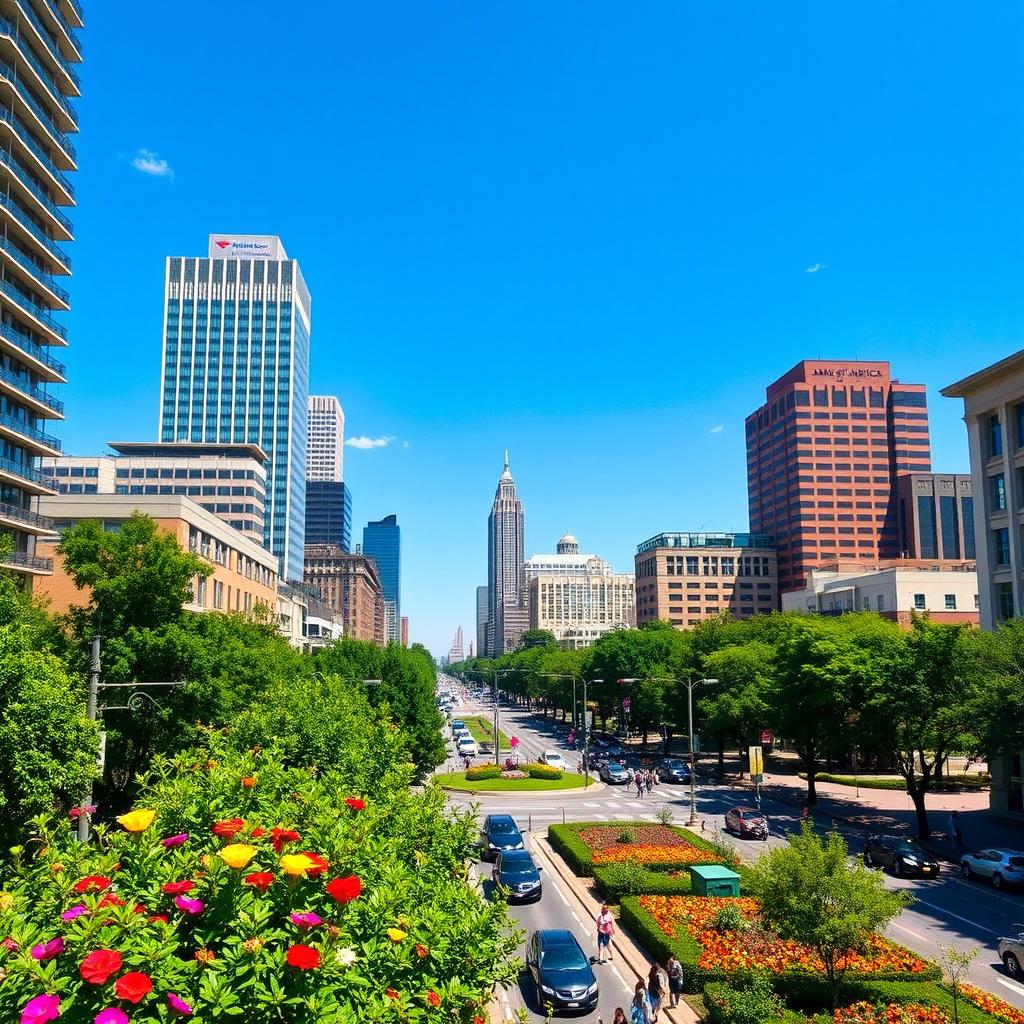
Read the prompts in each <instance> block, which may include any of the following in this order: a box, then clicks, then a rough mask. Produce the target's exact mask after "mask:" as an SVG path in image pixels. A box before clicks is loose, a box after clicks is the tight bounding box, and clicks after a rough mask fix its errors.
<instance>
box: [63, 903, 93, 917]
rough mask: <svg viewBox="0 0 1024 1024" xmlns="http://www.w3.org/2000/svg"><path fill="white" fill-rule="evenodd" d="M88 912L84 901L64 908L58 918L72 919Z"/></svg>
mask: <svg viewBox="0 0 1024 1024" xmlns="http://www.w3.org/2000/svg"><path fill="white" fill-rule="evenodd" d="M88 913H89V908H88V907H87V906H86V905H85V904H84V903H79V904H78V905H77V906H74V907H72V908H71V909H70V910H65V911H64V913H63V914H61V915H60V919H61V920H62V921H74V919H75V918H76V917H81V916H82V915H83V914H88Z"/></svg>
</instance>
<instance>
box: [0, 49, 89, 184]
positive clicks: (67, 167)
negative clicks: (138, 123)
mask: <svg viewBox="0 0 1024 1024" xmlns="http://www.w3.org/2000/svg"><path fill="white" fill-rule="evenodd" d="M4 39H8V37H7V36H5V35H3V33H2V30H0V42H2V41H3V40H4ZM15 48H16V49H17V47H15ZM0 52H3V50H2V48H0ZM18 52H19V53H20V52H21V51H20V50H18ZM0 84H2V85H3V86H4V87H5V88H6V89H8V90H10V95H11V97H12V100H11V102H10V104H9V105H10V106H11V107H12V108H13V109H14V110H15V111H16V112H17V114H18V116H19V117H20V118H21V119H22V120H23V121H26V122H29V123H33V124H36V125H38V126H39V129H40V131H41V132H42V133H43V134H44V135H46V136H47V138H49V139H50V140H51V141H52V142H53V146H54V156H53V160H54V162H55V163H56V164H57V166H58V167H59V168H60V169H61V170H62V171H74V170H76V169H77V167H78V164H77V159H78V155H77V153H76V152H75V147H74V146H73V145H71V140H70V139H68V137H67V135H65V134H64V132H63V131H62V130H61V128H60V127H59V126H58V124H57V123H56V122H55V121H54V119H53V118H52V117H51V116H50V114H49V113H48V112H47V111H46V110H45V109H44V108H43V106H42V104H41V103H40V102H39V101H38V100H37V99H36V98H35V97H34V96H33V95H32V94H31V93H30V92H29V91H28V89H26V88H25V86H24V85H22V83H21V80H20V78H19V77H18V74H17V73H16V71H15V70H14V68H13V67H12V66H11V65H10V64H8V63H6V62H5V61H3V60H0Z"/></svg>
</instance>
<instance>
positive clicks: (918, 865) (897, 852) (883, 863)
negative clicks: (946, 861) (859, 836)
mask: <svg viewBox="0 0 1024 1024" xmlns="http://www.w3.org/2000/svg"><path fill="white" fill-rule="evenodd" d="M864 863H865V864H867V866H868V867H869V868H873V867H879V868H888V869H889V870H890V871H892V873H893V874H894V875H899V876H900V877H901V878H902V877H903V876H904V875H921V876H923V877H925V878H934V877H935V876H936V875H938V873H939V862H938V861H937V860H936V859H935V858H934V857H933V856H932V855H931V854H930V853H927V852H926V851H924V850H922V849H921V847H920V846H918V845H917V843H915V842H914V840H913V839H899V838H896V837H895V836H871V837H870V838H869V839H868V841H867V842H866V843H865V844H864Z"/></svg>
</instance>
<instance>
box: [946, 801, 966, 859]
mask: <svg viewBox="0 0 1024 1024" xmlns="http://www.w3.org/2000/svg"><path fill="white" fill-rule="evenodd" d="M946 824H947V826H948V828H949V841H950V843H951V844H952V846H953V852H954V853H956V851H957V850H959V849H960V848H961V847H962V846H963V845H964V834H963V832H961V831H960V812H959V811H952V812H950V815H949V821H948V822H947V823H946Z"/></svg>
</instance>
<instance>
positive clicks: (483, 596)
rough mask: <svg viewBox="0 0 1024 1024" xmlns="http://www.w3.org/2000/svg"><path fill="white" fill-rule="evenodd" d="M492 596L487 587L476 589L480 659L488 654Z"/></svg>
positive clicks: (477, 636)
mask: <svg viewBox="0 0 1024 1024" xmlns="http://www.w3.org/2000/svg"><path fill="white" fill-rule="evenodd" d="M490 603H491V599H490V594H489V591H488V588H487V586H486V585H484V586H482V587H477V588H476V651H477V655H478V656H479V657H483V656H484V655H485V654H486V653H487V616H488V615H489V614H490Z"/></svg>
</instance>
